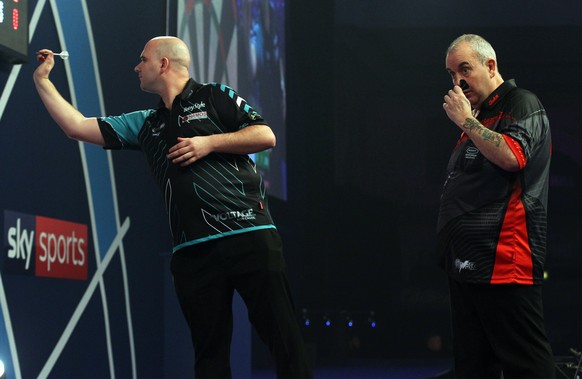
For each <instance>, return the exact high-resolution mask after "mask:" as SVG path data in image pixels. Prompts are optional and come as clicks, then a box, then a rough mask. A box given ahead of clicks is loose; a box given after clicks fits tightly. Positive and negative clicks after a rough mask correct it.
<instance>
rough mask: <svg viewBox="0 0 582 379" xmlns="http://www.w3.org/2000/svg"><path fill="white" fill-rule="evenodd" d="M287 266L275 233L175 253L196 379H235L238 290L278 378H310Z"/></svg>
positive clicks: (173, 264) (175, 272)
mask: <svg viewBox="0 0 582 379" xmlns="http://www.w3.org/2000/svg"><path fill="white" fill-rule="evenodd" d="M284 266H285V263H284V259H283V255H282V247H281V239H280V237H279V234H278V233H277V231H276V230H275V229H267V230H260V231H255V232H248V233H242V234H238V235H233V236H229V237H223V238H219V239H216V240H214V241H209V242H205V243H202V244H199V245H194V246H192V247H189V248H185V249H182V250H180V251H178V252H176V253H174V256H173V257H172V262H171V270H172V274H173V277H174V286H175V289H176V294H177V297H178V301H179V303H180V306H181V308H182V312H183V313H184V316H185V317H186V321H187V322H188V325H189V327H190V331H191V336H192V343H193V344H194V354H195V357H194V359H195V365H194V368H195V376H196V379H201V378H230V377H231V370H230V344H231V337H232V324H233V320H232V300H233V295H234V291H235V290H236V291H237V292H238V293H239V294H240V295H241V297H242V299H243V300H244V302H245V304H246V306H247V309H248V315H249V320H250V322H251V324H252V325H253V327H254V328H255V329H256V331H257V333H258V335H259V336H260V338H261V339H262V340H263V342H265V343H266V344H267V346H268V347H269V350H270V351H271V354H272V356H273V358H274V360H275V364H276V370H277V377H278V378H312V373H311V368H310V367H309V361H308V358H307V353H306V350H305V347H304V344H303V339H302V336H301V331H300V329H299V324H298V321H297V318H296V315H295V310H294V305H293V302H292V298H291V293H290V291H289V285H288V282H287V278H286V275H285V272H284Z"/></svg>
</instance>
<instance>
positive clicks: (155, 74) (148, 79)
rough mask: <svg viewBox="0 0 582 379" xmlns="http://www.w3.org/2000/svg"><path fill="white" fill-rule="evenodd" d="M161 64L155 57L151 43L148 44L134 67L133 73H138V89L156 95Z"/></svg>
mask: <svg viewBox="0 0 582 379" xmlns="http://www.w3.org/2000/svg"><path fill="white" fill-rule="evenodd" d="M160 67H161V63H160V62H159V60H158V59H157V57H156V54H155V50H154V48H153V46H152V42H148V43H147V44H146V45H145V47H144V49H143V52H142V53H141V56H140V62H139V63H138V64H137V66H135V68H134V71H135V72H137V73H138V75H139V80H140V87H141V89H142V90H143V91H146V92H152V93H158V91H157V85H156V83H157V81H158V80H157V79H158V78H159V75H160Z"/></svg>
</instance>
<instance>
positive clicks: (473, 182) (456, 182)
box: [437, 34, 555, 379]
mask: <svg viewBox="0 0 582 379" xmlns="http://www.w3.org/2000/svg"><path fill="white" fill-rule="evenodd" d="M446 69H447V71H448V72H449V74H450V75H451V78H452V80H453V84H454V87H453V89H451V90H450V91H449V92H448V93H447V95H446V96H445V97H444V103H443V108H444V110H445V111H446V113H447V116H448V117H449V118H450V119H451V121H453V122H454V123H455V124H456V125H457V126H458V127H459V128H460V129H461V130H462V134H461V137H460V139H459V141H458V143H457V146H456V147H455V149H454V150H453V153H452V155H451V158H450V160H449V163H448V167H447V179H446V181H445V184H444V187H443V191H442V195H441V205H440V211H439V219H438V226H437V230H438V238H439V250H440V253H441V254H442V256H441V257H442V261H441V263H442V266H443V268H444V269H445V271H446V272H447V273H448V276H449V287H450V294H451V313H452V325H453V341H454V357H455V374H456V376H457V377H458V378H499V377H500V375H501V373H503V377H504V379H508V378H544V379H547V378H554V377H555V371H554V363H553V355H552V351H551V347H550V344H549V342H548V338H547V336H546V332H545V326H544V317H543V306H542V294H541V283H542V280H543V271H544V261H545V256H546V230H547V226H546V214H547V197H548V178H549V167H550V155H551V136H550V127H549V122H548V118H547V116H546V112H545V110H544V108H543V106H542V104H541V103H540V101H539V100H538V98H537V97H536V96H535V95H534V94H533V93H531V92H529V91H527V90H524V89H521V88H518V87H517V86H516V84H515V81H513V80H507V81H504V80H503V78H502V77H501V74H500V72H499V70H498V67H497V59H496V55H495V51H494V50H493V48H492V47H491V45H490V44H489V43H488V42H487V41H486V40H484V39H483V38H482V37H480V36H477V35H471V34H468V35H462V36H460V37H459V38H457V39H456V40H455V41H453V43H451V45H450V46H449V48H448V50H447V55H446Z"/></svg>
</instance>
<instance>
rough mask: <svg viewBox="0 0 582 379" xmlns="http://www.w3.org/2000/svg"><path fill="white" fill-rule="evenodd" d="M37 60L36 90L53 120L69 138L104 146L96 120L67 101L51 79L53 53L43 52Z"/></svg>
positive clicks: (35, 73)
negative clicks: (86, 115)
mask: <svg viewBox="0 0 582 379" xmlns="http://www.w3.org/2000/svg"><path fill="white" fill-rule="evenodd" d="M37 60H38V61H39V62H40V64H39V66H38V67H37V68H36V70H35V71H34V74H33V79H34V84H35V86H36V90H37V91H38V94H39V96H40V98H41V100H42V102H43V103H44V105H45V107H46V109H47V111H48V112H49V114H50V115H51V117H52V118H53V120H54V121H55V122H56V123H57V124H58V125H59V126H60V127H61V129H62V130H63V132H65V134H66V135H67V137H69V138H72V139H75V140H78V141H83V142H89V143H93V144H96V145H100V146H103V145H104V144H105V141H104V140H103V136H102V135H101V131H100V130H99V124H98V123H97V119H96V118H94V117H93V118H87V117H85V116H83V115H82V114H81V112H79V111H78V110H77V109H75V108H74V107H73V106H72V105H71V104H70V103H69V102H68V101H67V100H65V99H64V98H63V97H62V96H61V94H60V93H59V91H58V90H57V88H56V87H55V86H54V84H53V83H52V82H51V81H50V79H49V74H50V72H51V70H52V69H53V67H54V65H55V61H54V55H53V52H52V51H50V50H46V49H44V50H41V51H39V52H38V55H37Z"/></svg>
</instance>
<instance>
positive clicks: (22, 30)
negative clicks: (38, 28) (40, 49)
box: [0, 0, 28, 63]
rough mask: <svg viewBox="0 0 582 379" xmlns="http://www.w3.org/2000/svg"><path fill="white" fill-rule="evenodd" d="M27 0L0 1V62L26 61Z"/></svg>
mask: <svg viewBox="0 0 582 379" xmlns="http://www.w3.org/2000/svg"><path fill="white" fill-rule="evenodd" d="M27 2H28V0H0V60H1V61H5V62H8V63H25V62H27V60H28V14H27Z"/></svg>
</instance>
